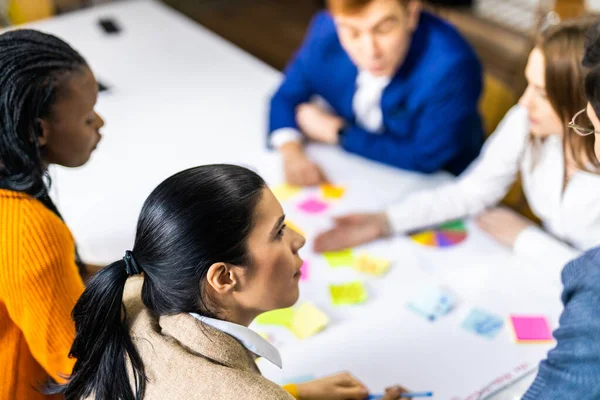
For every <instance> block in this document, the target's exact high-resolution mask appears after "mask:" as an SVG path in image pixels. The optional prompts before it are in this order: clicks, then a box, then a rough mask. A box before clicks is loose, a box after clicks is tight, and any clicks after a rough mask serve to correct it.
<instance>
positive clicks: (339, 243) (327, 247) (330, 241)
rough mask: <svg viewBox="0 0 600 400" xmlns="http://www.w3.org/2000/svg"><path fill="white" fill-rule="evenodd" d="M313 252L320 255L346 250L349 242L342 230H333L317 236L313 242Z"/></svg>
mask: <svg viewBox="0 0 600 400" xmlns="http://www.w3.org/2000/svg"><path fill="white" fill-rule="evenodd" d="M313 243H314V244H313V248H314V251H316V252H317V253H322V252H325V251H336V250H342V249H346V248H348V247H351V246H349V243H350V240H349V238H348V236H347V235H346V232H345V231H344V230H343V229H339V228H334V229H332V230H330V231H327V232H323V233H321V234H319V235H318V236H317V237H316V238H315V240H314V242H313Z"/></svg>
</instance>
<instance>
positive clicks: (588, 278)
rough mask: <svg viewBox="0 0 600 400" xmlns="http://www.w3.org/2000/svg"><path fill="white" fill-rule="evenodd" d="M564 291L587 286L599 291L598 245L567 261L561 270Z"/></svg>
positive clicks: (599, 248) (599, 265)
mask: <svg viewBox="0 0 600 400" xmlns="http://www.w3.org/2000/svg"><path fill="white" fill-rule="evenodd" d="M562 279H563V284H564V286H565V291H568V290H569V289H570V290H574V289H577V288H588V289H591V290H594V291H597V292H599V293H600V247H596V248H594V249H591V250H588V251H587V252H585V253H584V254H583V255H582V256H581V257H579V258H576V259H575V260H573V261H571V262H569V263H568V264H567V265H566V266H565V268H564V269H563V272H562Z"/></svg>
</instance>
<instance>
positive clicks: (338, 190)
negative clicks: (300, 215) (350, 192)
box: [321, 184, 346, 200]
mask: <svg viewBox="0 0 600 400" xmlns="http://www.w3.org/2000/svg"><path fill="white" fill-rule="evenodd" d="M345 192H346V188H344V187H343V186H335V185H329V184H325V185H321V193H323V198H324V199H328V200H330V199H340V198H342V196H343V195H344V193H345Z"/></svg>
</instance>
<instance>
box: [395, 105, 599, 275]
mask: <svg viewBox="0 0 600 400" xmlns="http://www.w3.org/2000/svg"><path fill="white" fill-rule="evenodd" d="M529 132H530V130H529V119H528V115H527V111H526V110H525V109H524V108H523V107H521V106H519V105H516V106H514V107H513V108H512V109H511V110H510V111H509V112H508V113H507V114H506V116H505V117H504V119H503V120H502V122H501V123H500V125H499V126H498V128H497V129H496V131H495V132H494V134H493V135H492V136H490V138H489V139H488V140H487V141H486V143H485V146H484V148H483V150H482V151H481V154H480V155H479V157H478V158H477V159H476V160H475V161H473V162H472V163H471V165H470V166H469V168H468V169H467V170H466V171H465V172H463V173H462V175H461V176H460V177H458V178H457V179H456V180H455V181H454V182H452V183H449V184H447V185H444V186H442V187H439V188H436V189H434V190H425V191H422V192H419V193H414V194H412V195H410V196H406V197H405V198H404V199H403V200H401V201H400V202H398V203H396V204H393V205H391V206H390V207H388V209H387V215H388V219H389V221H390V223H391V226H392V229H393V230H394V232H396V233H398V234H402V233H406V232H410V231H413V230H416V229H420V228H423V227H427V226H432V225H436V224H439V223H441V222H445V221H449V220H453V219H457V218H462V217H465V216H468V215H476V214H478V213H480V212H482V211H483V210H485V209H486V208H488V207H493V206H495V205H496V204H498V202H500V200H501V199H502V198H503V197H504V196H505V195H506V193H507V192H508V190H509V188H510V186H511V185H512V184H513V182H515V180H516V179H517V174H518V173H519V172H520V173H521V177H522V185H523V191H524V192H525V196H526V198H527V202H528V203H529V206H530V207H531V209H532V211H533V212H534V213H535V215H537V216H538V218H540V219H541V220H542V223H543V225H544V228H545V230H542V229H540V228H538V227H534V226H532V227H529V228H527V229H525V230H524V231H522V232H521V233H520V234H519V235H518V236H517V239H516V241H515V243H514V246H513V249H514V251H515V253H516V254H517V255H519V256H523V257H525V258H527V259H529V260H531V261H533V262H534V263H535V264H536V265H539V266H540V268H546V269H548V270H549V272H551V273H552V275H553V280H554V282H557V283H560V272H561V271H562V268H563V267H564V266H565V264H566V263H567V262H568V261H570V260H571V259H573V258H575V257H577V256H579V255H580V254H581V252H582V251H584V250H588V249H590V248H592V247H595V246H597V245H598V244H600V175H597V174H593V173H589V172H586V171H577V172H575V173H574V174H573V176H572V177H571V178H570V180H569V182H568V184H567V186H566V188H563V176H564V168H565V165H564V164H565V163H564V157H563V145H562V138H561V136H559V135H553V136H550V137H547V138H546V139H545V140H544V141H543V142H540V143H537V145H534V143H533V142H532V141H531V140H530V134H529ZM563 189H564V190H563Z"/></svg>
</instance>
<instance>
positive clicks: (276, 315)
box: [256, 308, 294, 327]
mask: <svg viewBox="0 0 600 400" xmlns="http://www.w3.org/2000/svg"><path fill="white" fill-rule="evenodd" d="M293 319H294V310H293V309H292V308H282V309H280V310H273V311H269V312H266V313H263V314H260V315H259V316H258V317H256V323H257V324H262V325H282V326H286V327H290V326H291V325H292V320H293Z"/></svg>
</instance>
